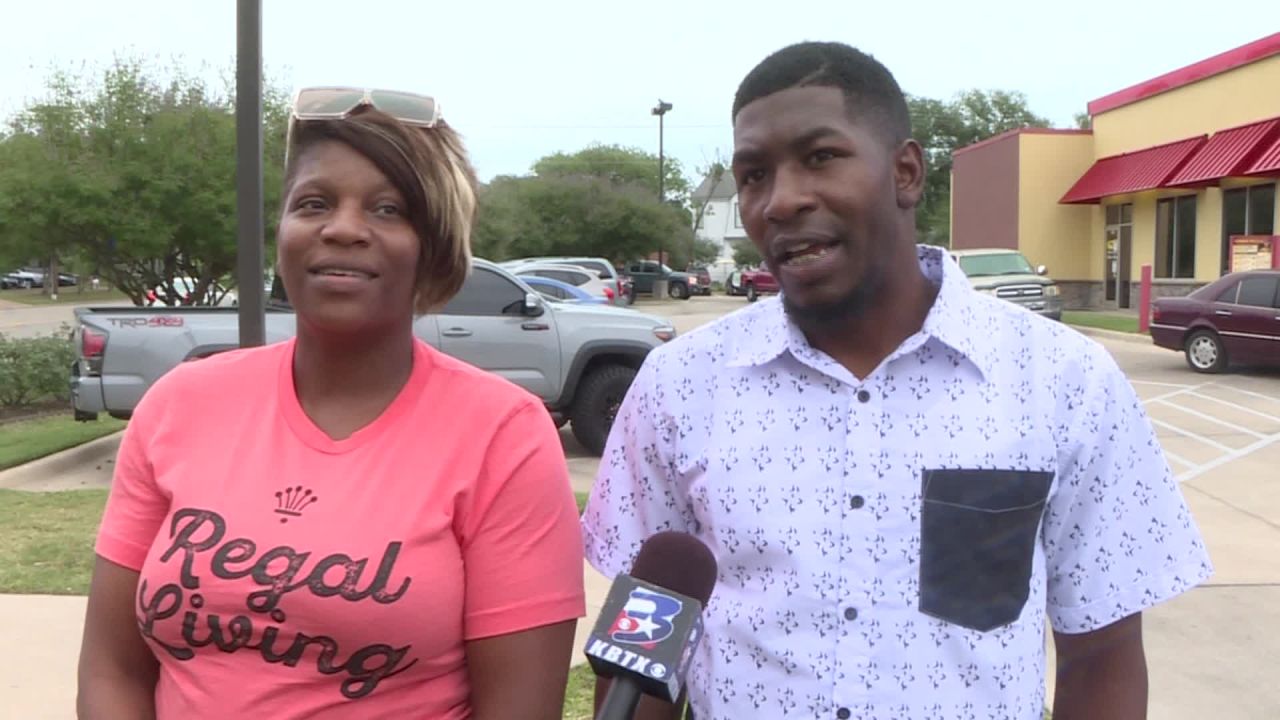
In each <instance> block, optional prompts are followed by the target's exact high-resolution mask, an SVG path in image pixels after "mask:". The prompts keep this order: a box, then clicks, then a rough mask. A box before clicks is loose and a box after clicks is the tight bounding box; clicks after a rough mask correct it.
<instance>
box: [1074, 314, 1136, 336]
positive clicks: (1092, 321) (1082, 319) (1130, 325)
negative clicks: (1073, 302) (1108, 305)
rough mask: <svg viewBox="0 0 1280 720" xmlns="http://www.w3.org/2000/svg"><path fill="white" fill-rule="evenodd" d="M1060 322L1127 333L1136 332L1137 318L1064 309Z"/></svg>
mask: <svg viewBox="0 0 1280 720" xmlns="http://www.w3.org/2000/svg"><path fill="white" fill-rule="evenodd" d="M1062 322H1064V323H1067V324H1068V325H1082V326H1084V327H1091V328H1099V329H1101V330H1115V331H1117V332H1127V333H1136V332H1138V318H1136V317H1127V316H1124V315H1112V314H1109V313H1099V312H1089V311H1087V310H1086V311H1080V310H1065V311H1063V313H1062Z"/></svg>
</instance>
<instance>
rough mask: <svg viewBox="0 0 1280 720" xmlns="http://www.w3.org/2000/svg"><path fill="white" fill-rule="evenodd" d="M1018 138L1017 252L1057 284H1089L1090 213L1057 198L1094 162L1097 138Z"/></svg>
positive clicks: (1085, 206) (1037, 134)
mask: <svg viewBox="0 0 1280 720" xmlns="http://www.w3.org/2000/svg"><path fill="white" fill-rule="evenodd" d="M1018 139H1019V146H1018V249H1019V250H1021V251H1022V254H1023V255H1025V256H1026V257H1027V259H1028V260H1030V261H1031V264H1032V265H1045V266H1047V267H1048V268H1049V274H1050V275H1051V276H1053V278H1054V279H1056V280H1084V279H1086V278H1088V277H1089V265H1090V259H1089V256H1090V252H1089V237H1090V228H1091V216H1092V212H1091V208H1090V207H1089V206H1087V205H1061V204H1059V203H1058V199H1059V198H1061V197H1062V196H1063V194H1064V193H1066V192H1067V190H1068V189H1070V188H1071V185H1072V184H1074V183H1075V181H1076V180H1078V179H1079V178H1080V176H1081V175H1083V174H1084V172H1085V171H1086V170H1088V169H1089V166H1090V165H1091V164H1092V163H1093V137H1092V136H1091V135H1067V134H1039V133H1023V134H1021V135H1019V136H1018Z"/></svg>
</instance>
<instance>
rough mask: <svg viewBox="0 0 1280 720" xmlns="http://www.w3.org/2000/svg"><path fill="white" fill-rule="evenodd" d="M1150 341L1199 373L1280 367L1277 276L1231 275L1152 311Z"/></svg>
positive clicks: (1279, 282) (1258, 273) (1156, 304)
mask: <svg viewBox="0 0 1280 720" xmlns="http://www.w3.org/2000/svg"><path fill="white" fill-rule="evenodd" d="M1151 339H1152V341H1153V342H1154V343H1155V344H1156V345H1159V346H1160V347H1163V348H1169V349H1170V350H1180V351H1182V352H1185V353H1186V355H1187V364H1188V365H1190V366H1191V368H1192V369H1193V370H1196V371H1197V372H1203V373H1216V372H1222V371H1224V370H1226V369H1227V366H1228V364H1239V365H1272V366H1280V271H1276V270H1251V271H1248V272H1238V273H1232V274H1230V275H1225V276H1223V277H1222V278H1219V279H1218V280H1215V281H1214V282H1212V283H1210V284H1208V285H1206V286H1204V287H1202V288H1200V289H1198V290H1196V291H1195V292H1193V293H1191V294H1190V295H1188V296H1186V297H1177V298H1172V297H1170V298H1160V299H1158V300H1156V301H1154V302H1153V303H1152V305H1151Z"/></svg>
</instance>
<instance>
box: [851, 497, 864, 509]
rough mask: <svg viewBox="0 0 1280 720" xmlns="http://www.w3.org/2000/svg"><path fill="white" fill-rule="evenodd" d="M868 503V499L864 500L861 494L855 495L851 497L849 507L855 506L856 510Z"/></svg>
mask: <svg viewBox="0 0 1280 720" xmlns="http://www.w3.org/2000/svg"><path fill="white" fill-rule="evenodd" d="M866 504H867V501H866V500H863V499H862V496H861V495H854V496H853V497H851V498H849V507H851V508H853V509H854V510H857V509H858V508H860V507H862V506H863V505H866Z"/></svg>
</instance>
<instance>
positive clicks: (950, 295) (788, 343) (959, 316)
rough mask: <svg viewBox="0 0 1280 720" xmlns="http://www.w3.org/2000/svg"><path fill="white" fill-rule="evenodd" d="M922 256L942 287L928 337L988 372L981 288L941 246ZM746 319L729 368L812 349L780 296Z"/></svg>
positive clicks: (923, 250) (923, 249)
mask: <svg viewBox="0 0 1280 720" xmlns="http://www.w3.org/2000/svg"><path fill="white" fill-rule="evenodd" d="M917 257H918V259H919V262H920V271H921V272H922V273H924V276H925V277H926V278H928V279H929V281H930V282H932V283H933V284H934V285H935V286H937V287H938V295H937V297H936V298H935V299H934V301H933V306H932V307H930V308H929V314H928V315H926V316H925V320H924V326H923V327H922V328H921V330H920V332H921V334H923V335H924V336H925V339H926V340H927V339H930V338H932V339H936V340H937V341H938V342H941V343H942V344H944V345H946V346H947V347H950V348H951V349H952V350H955V351H956V352H958V353H960V354H961V355H963V356H964V357H965V358H966V359H968V360H969V362H971V363H973V365H974V366H975V367H977V369H978V371H979V372H981V373H982V374H983V376H984V377H985V376H986V375H987V374H988V372H989V371H990V369H991V365H992V362H993V360H994V357H993V356H992V354H991V352H992V351H991V347H992V346H991V342H989V340H990V338H988V339H987V341H984V340H982V339H980V338H978V337H976V332H977V331H976V328H980V327H983V326H985V325H987V323H985V322H977V320H978V319H979V318H980V317H981V316H982V315H983V314H984V312H983V310H982V309H981V308H980V307H979V306H978V303H977V302H976V300H977V293H976V291H974V289H973V286H972V285H970V284H969V279H968V278H967V277H966V276H965V274H964V271H963V270H961V269H960V266H959V265H958V264H956V261H955V260H954V259H953V258H952V257H951V256H950V254H948V253H947V252H946V251H944V250H943V249H942V248H940V247H935V246H931V245H920V246H918V247H917ZM988 314H989V313H988ZM744 320H746V321H747V322H746V327H747V329H748V332H745V333H742V334H740V336H739V339H740V342H741V344H740V345H739V346H738V348H737V352H735V353H734V354H733V356H732V357H731V359H730V360H729V367H748V366H752V365H764V364H766V363H769V362H771V361H773V360H774V359H776V358H777V357H778V356H780V355H781V354H782V353H783V351H789V352H791V353H792V355H796V354H797V353H798V352H803V351H806V350H809V343H808V341H807V340H806V339H805V337H804V333H802V332H801V331H800V329H799V328H798V327H796V325H795V323H793V322H791V319H790V318H788V317H787V313H786V310H784V309H783V306H782V301H781V298H780V297H779V298H776V299H773V300H771V301H768V302H766V303H762V304H761V305H760V306H759V310H758V311H757V312H756V313H753V314H751V315H749V316H747V317H744ZM907 342H911V341H910V340H908V341H907Z"/></svg>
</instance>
